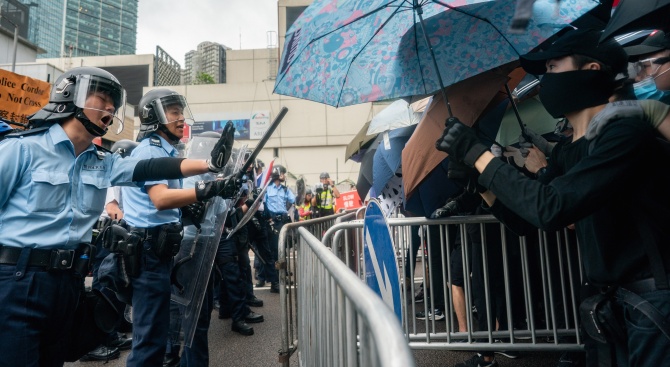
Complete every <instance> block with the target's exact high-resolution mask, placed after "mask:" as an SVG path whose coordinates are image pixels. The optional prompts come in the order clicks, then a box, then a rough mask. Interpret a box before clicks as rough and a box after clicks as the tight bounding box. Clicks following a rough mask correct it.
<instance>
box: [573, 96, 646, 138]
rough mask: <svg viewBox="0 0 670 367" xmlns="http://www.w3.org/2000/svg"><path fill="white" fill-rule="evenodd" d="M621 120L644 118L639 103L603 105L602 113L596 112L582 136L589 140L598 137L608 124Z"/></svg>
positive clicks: (633, 101) (626, 102) (623, 102)
mask: <svg viewBox="0 0 670 367" xmlns="http://www.w3.org/2000/svg"><path fill="white" fill-rule="evenodd" d="M621 118H639V119H643V118H644V110H642V106H640V101H635V100H632V101H616V102H612V103H608V104H607V105H605V108H603V110H602V111H600V112H598V113H597V114H596V115H595V116H593V118H592V119H591V122H590V123H589V126H588V127H587V128H586V134H584V136H585V137H586V139H587V140H591V139H593V138H595V137H596V136H598V134H600V132H601V131H602V130H603V128H604V127H605V126H607V124H608V123H610V122H611V121H614V120H618V119H621Z"/></svg>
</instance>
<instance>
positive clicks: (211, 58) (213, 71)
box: [182, 42, 230, 85]
mask: <svg viewBox="0 0 670 367" xmlns="http://www.w3.org/2000/svg"><path fill="white" fill-rule="evenodd" d="M226 50H230V48H228V47H226V46H224V45H221V44H218V43H215V42H202V43H200V44H199V45H198V48H197V50H191V51H189V52H187V53H186V56H185V60H184V64H185V65H184V71H183V73H182V83H183V84H186V85H189V84H207V83H211V82H214V83H225V82H226ZM207 76H209V77H211V79H209V78H207Z"/></svg>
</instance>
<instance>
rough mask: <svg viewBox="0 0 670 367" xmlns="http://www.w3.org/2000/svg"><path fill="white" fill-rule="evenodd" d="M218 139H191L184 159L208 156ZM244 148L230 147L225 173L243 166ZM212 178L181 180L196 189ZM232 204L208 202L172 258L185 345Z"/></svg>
mask: <svg viewBox="0 0 670 367" xmlns="http://www.w3.org/2000/svg"><path fill="white" fill-rule="evenodd" d="M217 140H218V139H216V138H204V137H194V139H193V140H192V141H191V142H190V143H189V147H188V148H187V150H186V155H187V157H188V158H192V157H194V158H196V159H202V158H204V157H203V155H206V156H209V151H211V148H212V147H213V146H214V144H216V141H217ZM245 149H246V146H244V147H243V148H237V149H236V148H233V154H232V156H231V159H230V161H229V163H228V164H226V166H225V167H224V171H225V170H228V171H230V172H235V170H237V169H239V167H241V164H243V163H244V159H243V158H244V151H245ZM240 152H242V154H240ZM214 179H216V177H215V176H214V175H213V174H211V173H207V174H203V175H198V176H193V177H189V178H186V179H184V188H190V187H195V183H196V182H197V181H202V180H204V181H211V180H214ZM231 205H232V202H231V200H224V199H222V198H220V197H215V198H212V199H209V200H208V201H207V203H206V206H205V215H204V217H203V221H202V223H200V228H199V229H198V228H196V226H194V225H190V226H186V227H185V228H184V238H183V239H182V243H181V248H180V250H179V253H178V254H177V256H175V258H174V264H175V265H174V269H173V274H172V277H171V278H172V283H173V287H172V296H171V300H172V301H173V302H175V303H177V304H178V305H179V312H180V316H181V318H180V319H181V331H180V337H181V338H182V340H183V342H184V345H185V346H191V343H192V341H193V335H194V333H195V329H196V325H197V322H198V316H199V315H200V310H201V308H202V301H203V300H204V297H205V293H206V290H207V283H208V282H209V278H210V275H211V272H212V267H213V265H214V259H215V257H216V250H217V248H218V246H219V240H220V239H221V234H222V233H223V229H224V225H225V222H226V217H227V215H228V211H229V209H230V207H231Z"/></svg>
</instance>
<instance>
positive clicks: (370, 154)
mask: <svg viewBox="0 0 670 367" xmlns="http://www.w3.org/2000/svg"><path fill="white" fill-rule="evenodd" d="M378 146H379V140H377V139H375V140H374V141H373V142H372V144H370V146H369V147H368V149H367V150H366V151H365V153H363V157H362V158H361V169H360V170H359V172H358V181H356V191H358V196H359V197H360V198H361V199H362V200H365V197H366V196H367V195H368V191H370V188H371V187H372V166H373V161H374V157H375V152H376V151H377V147H378ZM375 196H377V195H376V194H375V193H371V194H370V197H375Z"/></svg>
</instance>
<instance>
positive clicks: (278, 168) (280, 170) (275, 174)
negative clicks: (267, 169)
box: [272, 164, 286, 180]
mask: <svg viewBox="0 0 670 367" xmlns="http://www.w3.org/2000/svg"><path fill="white" fill-rule="evenodd" d="M285 173H286V168H284V166H282V165H281V164H276V165H275V166H274V167H272V179H273V180H278V179H279V176H281V175H282V174H285Z"/></svg>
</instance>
